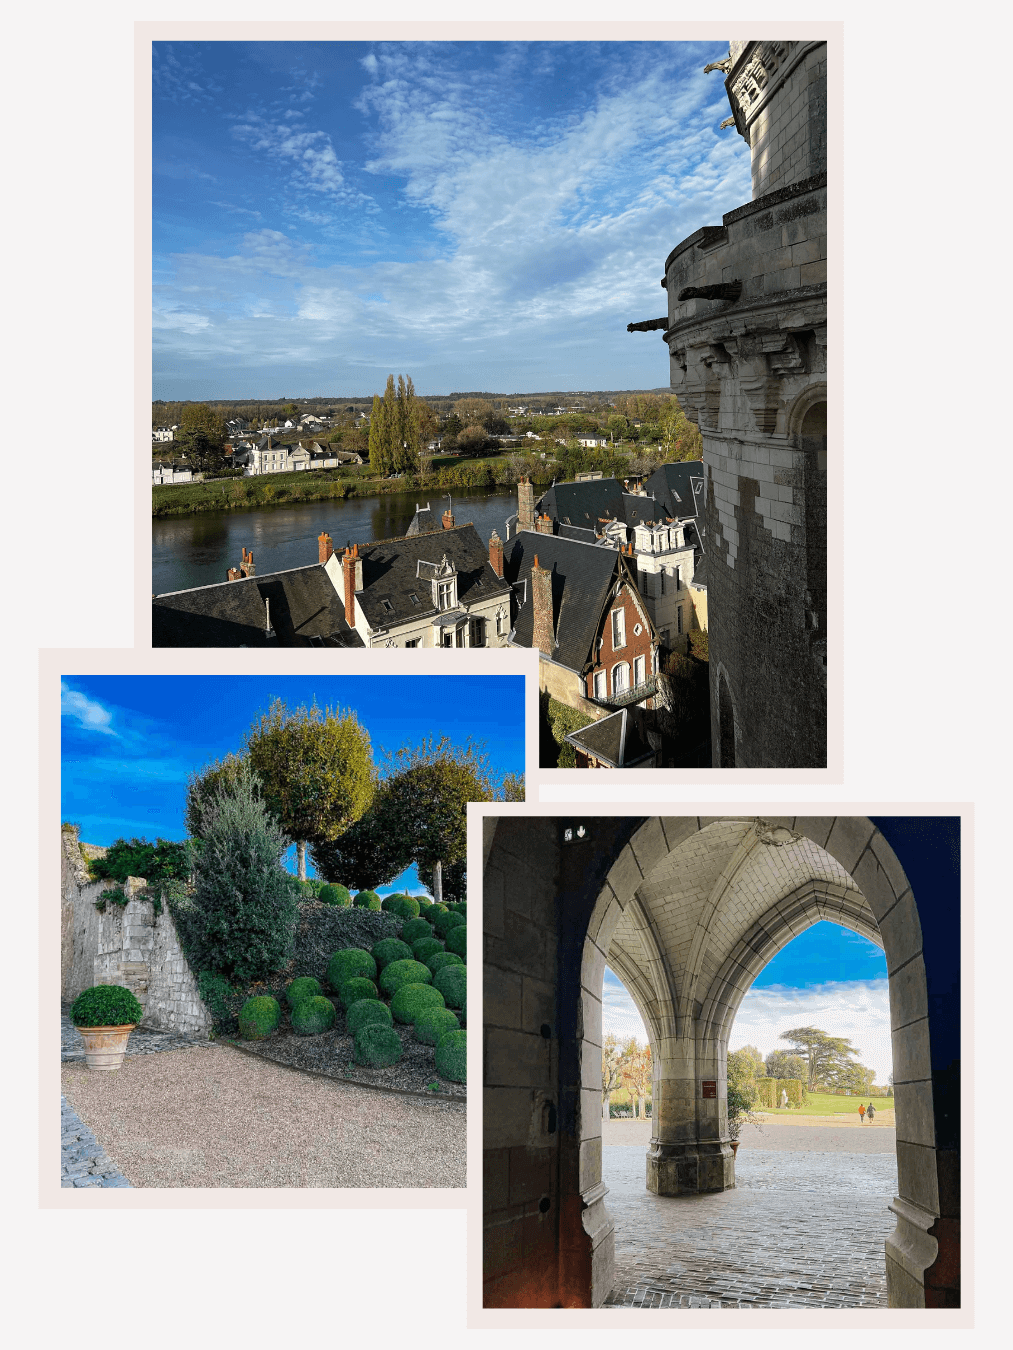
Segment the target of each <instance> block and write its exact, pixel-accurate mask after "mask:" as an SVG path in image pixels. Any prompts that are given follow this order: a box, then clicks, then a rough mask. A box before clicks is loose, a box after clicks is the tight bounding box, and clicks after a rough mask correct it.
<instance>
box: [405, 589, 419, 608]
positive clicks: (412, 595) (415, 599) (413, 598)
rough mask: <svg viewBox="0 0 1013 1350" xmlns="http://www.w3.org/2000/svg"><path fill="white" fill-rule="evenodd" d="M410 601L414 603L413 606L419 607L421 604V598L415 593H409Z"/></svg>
mask: <svg viewBox="0 0 1013 1350" xmlns="http://www.w3.org/2000/svg"><path fill="white" fill-rule="evenodd" d="M408 599H409V600H410V601H411V602H412V604H413V605H417V604H418V603H419V597H418V596H417V595H416V594H415V592H414V591H409V592H408Z"/></svg>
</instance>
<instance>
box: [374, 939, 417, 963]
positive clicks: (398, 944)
mask: <svg viewBox="0 0 1013 1350" xmlns="http://www.w3.org/2000/svg"><path fill="white" fill-rule="evenodd" d="M371 951H372V956H373V960H374V961H375V962H376V965H377V969H378V970H383V968H384V966H389V965H390V963H391V962H392V961H410V960H411V955H412V949H411V947H409V946H408V943H407V942H402V941H401V939H400V938H382V939H381V940H380V941H379V942H377V943H376V944H375V945H374V946H373V947H372V948H371Z"/></svg>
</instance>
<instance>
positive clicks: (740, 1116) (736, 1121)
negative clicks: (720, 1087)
mask: <svg viewBox="0 0 1013 1350" xmlns="http://www.w3.org/2000/svg"><path fill="white" fill-rule="evenodd" d="M752 1105H753V1097H752V1096H751V1095H749V1094H748V1093H747V1092H743V1091H742V1090H741V1088H739V1087H735V1086H734V1085H733V1084H731V1083H729V1084H728V1135H729V1143H730V1144H731V1146H732V1157H733V1158H734V1157H735V1155H736V1153H738V1151H739V1143H740V1140H739V1134H740V1133H741V1131H742V1127H743V1125H756V1126H758V1128H759V1129H760V1130H762V1129H763V1126H762V1125H761V1124H760V1118H759V1116H756V1115H754V1114H753V1112H752V1110H751V1109H750V1108H751V1107H752Z"/></svg>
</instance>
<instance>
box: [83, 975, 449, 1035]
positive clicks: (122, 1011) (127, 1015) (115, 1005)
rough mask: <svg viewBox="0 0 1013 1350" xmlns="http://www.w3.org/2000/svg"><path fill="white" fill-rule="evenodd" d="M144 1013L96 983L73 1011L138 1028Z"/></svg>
mask: <svg viewBox="0 0 1013 1350" xmlns="http://www.w3.org/2000/svg"><path fill="white" fill-rule="evenodd" d="M429 978H430V979H432V978H433V977H432V976H431V975H430V977H429ZM143 1016H144V1009H143V1008H142V1007H141V1005H140V1003H138V1001H137V999H136V997H135V996H134V995H133V994H132V993H131V992H130V990H129V989H124V987H123V985H122V984H96V985H93V986H92V988H91V989H85V990H84V992H83V993H81V994H78V996H77V998H76V999H75V1000H74V1006H73V1007H72V1008H71V1010H70V1020H71V1021H72V1022H73V1023H74V1025H75V1026H76V1027H127V1026H134V1027H135V1026H136V1025H137V1023H138V1022H139V1021H140V1020H141V1018H142V1017H143Z"/></svg>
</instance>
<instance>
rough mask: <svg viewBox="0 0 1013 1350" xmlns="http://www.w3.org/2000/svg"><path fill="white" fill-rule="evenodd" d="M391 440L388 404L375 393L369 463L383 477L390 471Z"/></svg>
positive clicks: (371, 419) (370, 431)
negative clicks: (388, 423)
mask: <svg viewBox="0 0 1013 1350" xmlns="http://www.w3.org/2000/svg"><path fill="white" fill-rule="evenodd" d="M389 441H390V438H389V435H388V427H387V405H386V402H385V401H384V400H383V399H381V398H380V395H379V394H374V395H373V411H372V414H371V415H370V419H369V465H370V468H371V469H373V470H374V472H376V473H377V474H379V475H380V477H381V478H386V477H387V475H388V474H389V473H390V444H389Z"/></svg>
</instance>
